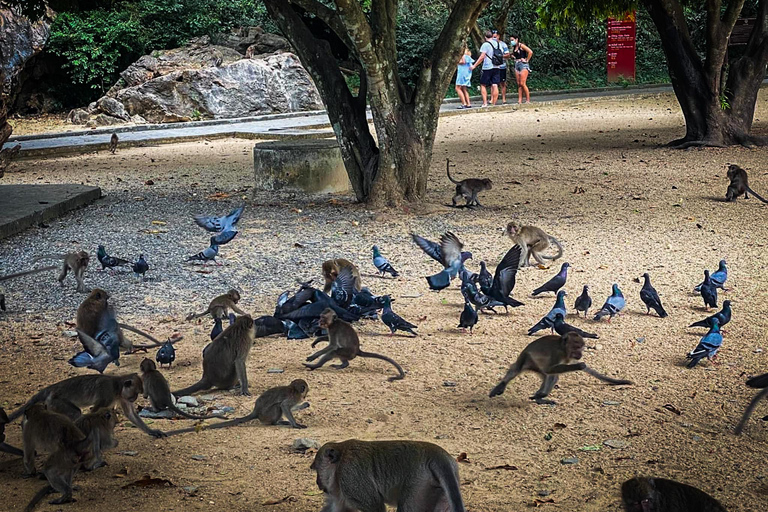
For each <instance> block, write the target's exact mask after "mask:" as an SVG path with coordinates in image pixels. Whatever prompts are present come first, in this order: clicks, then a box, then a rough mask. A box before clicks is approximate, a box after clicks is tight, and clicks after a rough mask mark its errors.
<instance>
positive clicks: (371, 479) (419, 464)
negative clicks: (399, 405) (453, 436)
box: [310, 439, 465, 512]
mask: <svg viewBox="0 0 768 512" xmlns="http://www.w3.org/2000/svg"><path fill="white" fill-rule="evenodd" d="M310 468H311V469H314V470H315V471H316V472H317V486H318V487H319V488H320V490H321V491H323V493H324V494H325V506H324V507H323V509H322V510H323V512H342V511H343V512H351V511H353V510H359V511H361V512H362V511H365V512H368V511H384V510H385V509H386V505H391V506H396V507H397V510H400V511H419V512H449V511H450V512H464V511H465V508H464V502H463V500H462V498H461V488H460V486H459V465H458V464H457V463H456V460H455V459H454V458H453V457H451V455H450V454H449V453H448V452H446V451H445V450H443V449H442V448H441V447H439V446H437V445H436V444H432V443H426V442H419V441H359V440H357V439H350V440H347V441H343V442H340V443H326V444H324V445H323V446H322V447H321V448H320V449H319V450H318V452H317V454H316V455H315V459H314V461H312V465H311V466H310Z"/></svg>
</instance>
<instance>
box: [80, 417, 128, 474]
mask: <svg viewBox="0 0 768 512" xmlns="http://www.w3.org/2000/svg"><path fill="white" fill-rule="evenodd" d="M116 424H117V415H116V414H115V411H114V410H113V409H110V408H106V407H104V408H101V409H99V410H98V411H95V412H91V413H88V414H84V415H82V416H80V417H79V418H77V420H76V421H75V426H76V427H77V428H79V429H80V431H81V432H82V433H83V434H85V437H86V438H87V439H88V440H89V441H90V450H89V455H88V458H87V459H86V460H85V461H83V463H82V465H81V469H83V470H85V471H93V470H94V469H97V468H100V467H104V466H106V465H107V463H106V462H104V458H103V457H102V452H103V451H104V450H111V449H112V448H117V445H118V442H117V439H115V438H114V431H115V425H116Z"/></svg>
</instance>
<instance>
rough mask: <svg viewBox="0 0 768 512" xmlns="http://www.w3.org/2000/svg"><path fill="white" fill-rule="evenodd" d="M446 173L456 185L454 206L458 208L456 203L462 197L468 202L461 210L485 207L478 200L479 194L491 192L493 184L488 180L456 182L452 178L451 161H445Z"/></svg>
mask: <svg viewBox="0 0 768 512" xmlns="http://www.w3.org/2000/svg"><path fill="white" fill-rule="evenodd" d="M445 172H446V174H447V175H448V179H449V180H451V182H453V183H455V184H456V194H455V195H454V196H453V206H454V207H456V206H457V205H456V202H457V201H458V200H459V199H461V198H462V197H463V198H464V199H465V200H466V201H467V204H464V205H462V206H461V208H472V207H474V206H483V205H481V204H480V201H478V200H477V194H479V193H480V192H482V191H484V190H491V189H492V188H493V182H492V181H491V180H489V179H488V178H483V179H480V178H467V179H465V180H461V181H456V180H455V179H453V178H451V161H450V159H448V158H446V159H445Z"/></svg>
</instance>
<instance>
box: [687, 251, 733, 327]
mask: <svg viewBox="0 0 768 512" xmlns="http://www.w3.org/2000/svg"><path fill="white" fill-rule="evenodd" d="M709 279H710V280H711V281H712V284H713V285H715V288H720V289H721V290H723V291H724V292H727V291H728V290H726V289H725V286H724V285H725V282H726V281H727V280H728V267H727V266H726V265H725V260H720V264H719V265H718V267H717V270H716V271H714V272H712V274H710V276H709ZM702 284H704V283H703V282H702V283H699V284H698V285H696V288H694V290H695V291H697V292H700V291H701V285H702ZM721 327H722V326H721Z"/></svg>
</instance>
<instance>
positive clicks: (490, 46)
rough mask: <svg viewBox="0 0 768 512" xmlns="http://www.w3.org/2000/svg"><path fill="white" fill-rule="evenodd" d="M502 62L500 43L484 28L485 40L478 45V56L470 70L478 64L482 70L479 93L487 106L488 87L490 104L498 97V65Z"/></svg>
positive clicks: (499, 73) (499, 78) (499, 75)
mask: <svg viewBox="0 0 768 512" xmlns="http://www.w3.org/2000/svg"><path fill="white" fill-rule="evenodd" d="M503 63H504V52H503V51H502V49H501V45H500V44H499V43H498V42H496V41H495V40H494V39H493V32H491V31H490V30H486V32H485V42H484V43H483V45H482V46H481V47H480V56H479V57H478V58H477V60H476V61H475V63H474V64H473V65H472V71H474V70H475V68H476V67H477V66H479V65H480V64H482V65H483V68H482V69H483V72H482V74H481V75H480V94H481V95H482V96H483V106H484V107H487V106H488V89H487V88H488V87H490V88H491V104H492V105H496V101H497V100H498V99H499V82H500V81H501V71H500V66H501V65H502V64H503Z"/></svg>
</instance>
